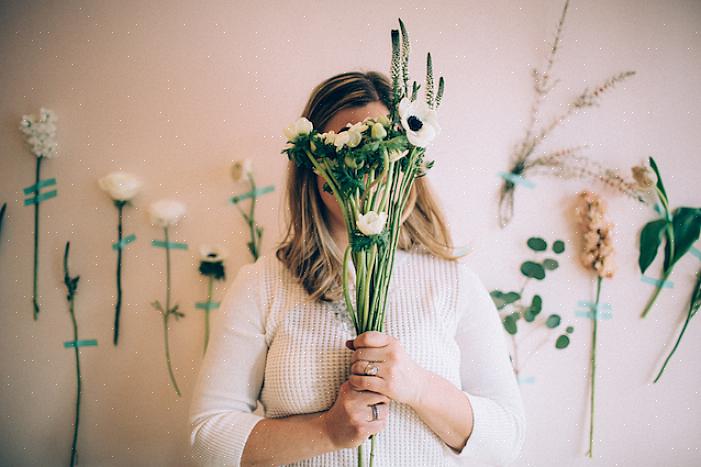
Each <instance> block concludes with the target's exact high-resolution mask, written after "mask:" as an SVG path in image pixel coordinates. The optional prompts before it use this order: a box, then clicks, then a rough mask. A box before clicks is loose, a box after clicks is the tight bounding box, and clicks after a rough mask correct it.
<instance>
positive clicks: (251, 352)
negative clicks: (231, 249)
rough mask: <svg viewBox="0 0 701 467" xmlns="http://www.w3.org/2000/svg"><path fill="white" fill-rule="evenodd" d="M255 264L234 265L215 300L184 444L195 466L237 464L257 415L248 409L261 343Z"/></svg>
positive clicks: (258, 374)
mask: <svg viewBox="0 0 701 467" xmlns="http://www.w3.org/2000/svg"><path fill="white" fill-rule="evenodd" d="M260 266H261V264H260V263H258V264H247V265H244V266H243V267H241V269H239V271H238V273H237V275H236V277H235V278H234V280H233V281H232V282H231V284H230V285H229V287H228V288H227V290H226V293H225V295H224V298H223V300H222V303H221V306H220V307H219V309H218V310H215V311H212V313H211V322H210V325H211V335H210V340H209V345H208V350H207V354H206V356H205V358H204V361H203V363H202V368H201V370H200V373H199V375H198V379H197V383H196V385H195V390H194V393H193V397H192V402H191V405H190V415H189V417H190V424H191V434H190V445H191V448H192V457H193V459H194V460H195V461H196V464H197V465H200V466H238V465H240V463H241V455H242V453H243V449H244V446H245V444H246V440H247V439H248V436H249V435H250V433H251V431H252V430H253V427H254V426H255V425H256V423H258V421H260V420H261V419H262V418H263V417H261V416H259V415H257V414H254V413H253V411H254V410H255V408H256V402H257V400H258V396H259V393H260V389H261V385H262V384H263V376H264V372H265V359H266V355H267V350H268V348H267V344H266V341H265V332H264V329H265V317H264V316H263V309H262V307H261V294H260V293H259V292H260V290H261V287H262V286H261V282H262V279H263V278H262V277H258V276H259V275H260V273H259V272H258V271H259V270H260V269H261V268H260Z"/></svg>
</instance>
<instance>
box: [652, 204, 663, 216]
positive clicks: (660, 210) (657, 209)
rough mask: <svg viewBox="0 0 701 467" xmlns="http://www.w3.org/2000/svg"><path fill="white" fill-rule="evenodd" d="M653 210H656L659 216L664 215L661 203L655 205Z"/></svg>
mask: <svg viewBox="0 0 701 467" xmlns="http://www.w3.org/2000/svg"><path fill="white" fill-rule="evenodd" d="M652 209H654V210H655V212H656V213H657V214H662V208H661V207H660V203H655V205H654V206H653V207H652Z"/></svg>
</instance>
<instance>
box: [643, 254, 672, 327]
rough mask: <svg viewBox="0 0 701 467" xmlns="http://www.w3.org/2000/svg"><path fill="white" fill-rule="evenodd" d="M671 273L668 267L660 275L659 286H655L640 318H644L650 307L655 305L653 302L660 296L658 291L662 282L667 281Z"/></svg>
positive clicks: (670, 268)
mask: <svg viewBox="0 0 701 467" xmlns="http://www.w3.org/2000/svg"><path fill="white" fill-rule="evenodd" d="M671 273H672V267H671V266H670V267H669V268H668V269H667V270H666V271H665V272H664V274H663V275H662V279H660V282H659V284H657V285H656V286H655V291H654V292H653V293H652V297H650V300H648V302H647V305H645V309H644V310H643V312H642V313H641V315H640V317H641V318H644V317H645V316H646V315H647V313H648V312H649V311H650V308H652V305H654V304H655V300H657V296H658V295H659V294H660V291H661V290H662V285H663V284H664V282H665V281H666V280H667V278H668V277H669V276H670V274H671Z"/></svg>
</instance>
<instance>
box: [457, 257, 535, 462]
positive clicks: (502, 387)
mask: <svg viewBox="0 0 701 467" xmlns="http://www.w3.org/2000/svg"><path fill="white" fill-rule="evenodd" d="M458 268H459V285H458V289H459V291H458V294H459V302H458V303H459V307H460V313H461V314H460V321H459V324H458V328H457V332H456V341H457V343H458V345H459V347H460V353H461V362H460V379H461V383H462V390H463V392H465V394H466V395H467V397H468V399H469V401H470V405H471V406H472V412H473V420H474V426H473V429H472V433H471V435H470V437H469V438H468V440H467V444H466V445H465V447H464V448H463V449H462V451H461V452H460V453H456V451H455V450H453V449H451V448H448V451H449V452H450V455H451V457H453V458H454V460H456V464H457V465H473V462H474V461H475V460H477V461H479V462H483V463H487V464H490V465H507V464H509V463H511V462H513V461H514V460H515V459H516V458H517V457H518V455H519V453H520V451H521V448H522V446H523V444H524V441H525V434H526V418H525V411H524V407H523V401H522V398H521V393H520V390H519V387H518V383H517V381H516V377H515V374H514V371H513V369H512V366H511V362H510V360H509V353H508V348H507V345H506V340H505V334H504V330H503V326H502V324H501V319H500V317H499V314H498V312H497V309H496V307H495V305H494V303H493V302H492V299H491V297H490V296H489V293H488V292H487V289H486V288H485V286H484V285H483V283H482V281H481V280H480V278H479V277H478V276H477V274H475V273H474V272H473V271H472V270H471V269H470V268H469V267H468V266H466V265H465V264H463V263H460V264H459V267H458ZM446 446H447V445H446Z"/></svg>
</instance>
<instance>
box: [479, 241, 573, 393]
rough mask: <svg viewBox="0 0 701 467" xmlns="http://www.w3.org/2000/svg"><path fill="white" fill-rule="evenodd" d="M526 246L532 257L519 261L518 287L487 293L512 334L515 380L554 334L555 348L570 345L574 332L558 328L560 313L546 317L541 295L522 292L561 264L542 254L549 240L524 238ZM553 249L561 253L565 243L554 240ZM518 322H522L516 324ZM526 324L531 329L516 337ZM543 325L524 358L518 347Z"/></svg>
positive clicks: (566, 328)
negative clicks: (527, 297)
mask: <svg viewBox="0 0 701 467" xmlns="http://www.w3.org/2000/svg"><path fill="white" fill-rule="evenodd" d="M526 245H527V246H528V248H529V249H530V250H531V251H532V252H533V254H534V257H533V258H531V259H529V260H527V261H524V262H522V263H521V266H520V267H519V270H520V272H521V274H522V275H523V276H524V281H523V284H522V285H521V288H520V289H519V290H518V291H517V290H511V291H503V290H498V289H496V290H492V291H490V293H489V294H490V296H491V297H492V301H493V302H494V304H495V305H496V308H497V310H498V311H499V313H500V316H501V320H502V324H503V326H504V329H505V330H506V332H507V333H509V335H510V336H511V344H512V352H511V357H510V358H511V365H512V366H513V368H514V373H515V374H516V377H517V379H518V380H519V382H521V374H522V372H523V370H524V369H525V367H526V363H527V362H528V360H529V359H530V358H531V357H532V356H533V355H535V354H536V353H537V352H538V351H539V350H540V348H541V347H542V346H543V345H545V344H547V343H549V342H552V340H553V339H552V337H553V333H555V335H557V334H559V335H558V336H557V337H556V338H555V342H554V345H553V346H554V347H555V348H556V349H564V348H566V347H568V346H569V344H570V337H569V335H570V334H572V333H573V332H574V327H573V326H566V327H565V331H564V332H561V331H558V330H557V329H558V327H559V326H560V325H561V324H562V317H561V316H560V315H559V314H556V313H552V314H550V315H548V316H547V317H545V316H544V314H542V311H543V308H544V304H543V298H542V297H541V296H540V295H538V294H534V295H533V296H532V297H531V299H530V301H529V300H525V297H524V291H525V289H526V286H527V285H528V284H529V283H530V281H531V280H533V279H535V280H537V281H538V282H540V281H543V280H545V279H546V277H547V275H548V274H549V273H552V271H555V270H556V269H557V268H558V267H559V266H560V263H559V262H558V261H557V260H556V259H555V258H553V257H545V258H543V256H544V255H546V254H547V253H546V252H547V251H548V243H547V242H546V241H545V240H544V239H543V238H541V237H530V238H529V239H528V240H527V241H526ZM551 249H552V252H553V253H555V254H556V255H560V254H562V253H563V252H564V251H565V242H563V241H562V240H556V241H555V242H553V244H552V247H551ZM519 323H521V324H520V325H519ZM526 325H528V326H529V327H531V328H532V329H531V330H530V331H529V332H528V333H526V334H525V335H524V333H523V332H522V333H521V338H520V339H518V340H517V338H516V336H517V334H518V332H519V329H520V327H521V326H526ZM543 328H545V329H546V330H547V331H548V332H547V333H546V335H545V336H544V337H542V338H541V340H540V341H539V343H538V345H537V346H535V348H534V349H533V350H531V351H530V352H529V354H528V355H527V358H524V359H522V358H521V355H520V353H519V352H520V349H521V348H522V344H523V343H524V341H528V340H529V338H531V336H533V333H534V332H535V331H536V329H543Z"/></svg>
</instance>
